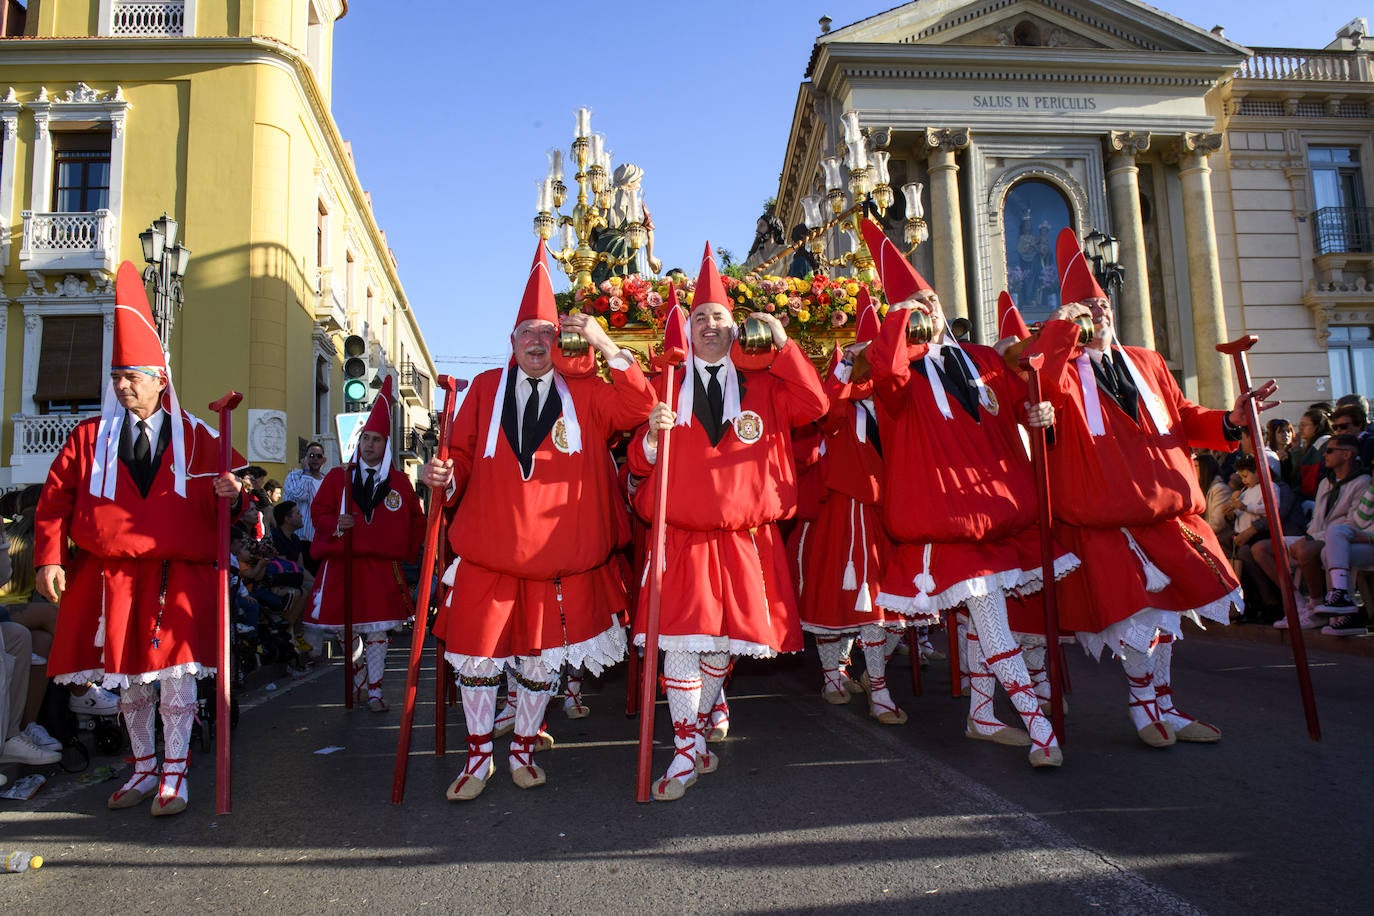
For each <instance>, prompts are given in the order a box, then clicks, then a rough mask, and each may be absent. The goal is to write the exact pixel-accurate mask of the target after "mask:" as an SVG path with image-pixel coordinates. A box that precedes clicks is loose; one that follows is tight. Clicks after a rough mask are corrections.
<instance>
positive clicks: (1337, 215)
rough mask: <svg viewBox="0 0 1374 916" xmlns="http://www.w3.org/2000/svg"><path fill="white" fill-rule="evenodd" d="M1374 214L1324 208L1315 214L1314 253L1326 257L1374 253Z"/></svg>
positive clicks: (1343, 208)
mask: <svg viewBox="0 0 1374 916" xmlns="http://www.w3.org/2000/svg"><path fill="white" fill-rule="evenodd" d="M1371 217H1374V210H1368V209H1366V208H1364V207H1322V208H1321V209H1320V210H1317V211H1316V212H1314V213H1313V214H1312V217H1311V219H1312V235H1313V238H1312V243H1313V249H1314V250H1315V251H1316V253H1317V255H1318V256H1319V257H1320V256H1321V255H1324V254H1351V253H1366V252H1370V251H1374V247H1371V242H1374V220H1372V219H1371Z"/></svg>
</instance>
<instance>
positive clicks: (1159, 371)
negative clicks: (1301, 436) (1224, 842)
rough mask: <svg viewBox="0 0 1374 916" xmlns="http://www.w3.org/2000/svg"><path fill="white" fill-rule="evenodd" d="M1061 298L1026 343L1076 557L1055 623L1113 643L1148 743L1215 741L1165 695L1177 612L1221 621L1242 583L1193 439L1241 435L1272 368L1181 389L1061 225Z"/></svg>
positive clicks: (1067, 541)
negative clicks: (1233, 386) (1219, 395)
mask: <svg viewBox="0 0 1374 916" xmlns="http://www.w3.org/2000/svg"><path fill="white" fill-rule="evenodd" d="M1057 254H1058V259H1059V274H1060V286H1061V292H1060V301H1061V302H1063V303H1064V305H1063V306H1062V307H1061V308H1060V309H1058V310H1057V311H1056V312H1055V313H1054V314H1053V315H1051V316H1050V318H1051V320H1050V321H1048V322H1046V324H1045V326H1044V328H1043V330H1042V331H1041V333H1040V337H1039V339H1038V340H1037V341H1036V343H1035V344H1034V345H1033V346H1032V348H1031V349H1032V352H1041V353H1044V354H1045V365H1044V367H1043V368H1042V370H1041V371H1042V376H1043V378H1044V379H1045V385H1046V397H1048V398H1049V399H1050V401H1051V403H1053V404H1054V408H1055V414H1056V420H1055V428H1054V430H1055V432H1054V440H1055V441H1054V446H1053V447H1052V448H1051V449H1050V450H1049V464H1050V474H1051V476H1052V478H1053V479H1054V482H1055V484H1054V487H1053V494H1054V495H1053V499H1054V518H1055V523H1056V526H1055V534H1056V536H1057V537H1058V539H1059V540H1060V541H1061V542H1062V543H1063V544H1064V546H1065V547H1067V548H1068V549H1070V550H1072V551H1073V552H1074V553H1076V554H1077V555H1078V556H1080V557H1082V558H1083V570H1082V572H1081V573H1080V574H1079V575H1078V576H1075V577H1073V578H1072V579H1071V580H1069V581H1067V582H1066V583H1065V585H1064V586H1063V587H1062V588H1061V590H1060V592H1059V623H1060V626H1061V627H1062V628H1063V629H1064V630H1068V631H1074V632H1076V633H1077V635H1078V640H1079V642H1080V643H1081V644H1082V645H1083V647H1084V648H1085V649H1086V650H1087V651H1088V653H1089V654H1090V655H1093V656H1098V655H1100V654H1101V652H1102V650H1103V649H1104V648H1105V649H1107V650H1108V651H1110V652H1112V653H1114V654H1116V655H1118V656H1120V658H1121V664H1122V667H1123V668H1125V670H1126V677H1127V679H1128V680H1129V682H1130V713H1131V720H1132V723H1133V724H1134V725H1135V728H1136V731H1137V733H1138V734H1139V736H1140V739H1141V740H1142V741H1144V742H1145V743H1146V744H1148V745H1150V746H1152V747H1165V746H1168V745H1171V744H1173V743H1174V742H1175V741H1176V740H1182V741H1195V742H1212V741H1216V740H1218V739H1219V738H1220V737H1221V730H1220V729H1218V728H1217V727H1216V726H1214V725H1209V724H1207V723H1205V722H1199V721H1197V720H1196V719H1194V718H1193V717H1191V716H1189V715H1186V714H1185V713H1182V712H1180V711H1179V710H1178V709H1177V708H1176V707H1175V706H1174V704H1173V696H1172V693H1173V689H1172V679H1171V674H1170V665H1171V661H1172V654H1173V641H1174V639H1176V638H1178V637H1179V636H1181V635H1182V633H1181V630H1180V625H1181V623H1182V618H1183V617H1189V618H1191V619H1193V620H1194V621H1195V622H1197V623H1199V624H1201V621H1202V620H1204V619H1205V620H1214V621H1216V622H1218V623H1221V624H1226V623H1227V622H1229V619H1230V610H1231V607H1232V606H1233V605H1235V604H1238V603H1239V602H1240V600H1241V598H1240V587H1239V583H1238V582H1237V581H1236V578H1235V575H1234V573H1233V572H1232V570H1231V566H1230V564H1229V563H1228V562H1227V558H1226V554H1225V552H1224V551H1223V550H1222V548H1221V545H1220V544H1219V543H1217V539H1216V535H1215V534H1214V533H1213V532H1212V529H1211V526H1210V525H1208V524H1207V522H1206V520H1205V519H1204V518H1203V517H1202V513H1203V511H1204V509H1205V508H1206V505H1207V502H1206V498H1205V497H1204V496H1203V494H1202V492H1201V491H1200V490H1199V488H1198V485H1197V474H1196V473H1194V471H1193V466H1192V453H1191V449H1192V448H1210V449H1221V450H1226V451H1230V450H1232V449H1234V448H1235V446H1236V443H1237V442H1239V441H1240V437H1241V431H1240V427H1241V423H1242V422H1244V418H1245V411H1244V410H1243V408H1244V407H1245V404H1246V401H1247V400H1249V399H1250V398H1255V399H1256V400H1257V401H1258V402H1259V407H1260V409H1261V410H1268V409H1269V408H1271V407H1274V406H1276V405H1277V402H1273V403H1270V402H1266V401H1265V398H1268V397H1269V396H1270V395H1272V394H1273V393H1274V392H1275V391H1276V390H1277V389H1278V386H1277V385H1276V384H1275V383H1274V382H1273V380H1272V379H1271V380H1270V381H1268V382H1266V383H1265V384H1263V385H1261V386H1259V387H1258V388H1257V389H1254V390H1253V391H1251V392H1249V393H1247V394H1242V395H1241V396H1240V397H1239V398H1237V399H1236V403H1235V406H1234V407H1233V408H1232V409H1231V410H1230V411H1229V412H1228V411H1225V410H1208V409H1206V408H1202V407H1199V406H1197V405H1196V404H1194V403H1192V402H1191V401H1189V400H1188V399H1187V398H1185V397H1184V396H1183V393H1182V392H1181V391H1180V390H1179V387H1178V383H1177V382H1175V381H1174V377H1173V375H1172V374H1171V373H1170V372H1169V367H1168V366H1167V365H1166V364H1165V362H1164V359H1163V358H1162V357H1161V356H1160V355H1159V354H1158V353H1155V352H1154V351H1153V350H1145V349H1142V348H1140V347H1124V346H1120V345H1118V344H1116V343H1115V340H1114V338H1115V324H1114V314H1113V310H1112V305H1111V301H1110V300H1109V299H1108V298H1107V296H1106V294H1105V293H1104V292H1103V291H1102V288H1101V287H1100V286H1099V285H1098V283H1097V281H1096V280H1095V279H1094V278H1093V275H1092V272H1091V271H1089V270H1088V267H1087V263H1086V261H1085V259H1084V257H1083V252H1082V251H1081V250H1080V248H1079V245H1078V239H1077V237H1076V236H1075V235H1074V234H1073V231H1072V230H1070V229H1065V230H1063V231H1062V232H1061V233H1060V235H1059V240H1058V246H1057ZM1084 315H1090V316H1091V318H1092V320H1093V325H1094V328H1095V334H1094V336H1093V338H1092V340H1091V342H1089V343H1088V344H1087V345H1086V346H1080V345H1079V343H1078V326H1077V325H1075V324H1074V323H1073V319H1074V318H1075V317H1080V316H1084Z"/></svg>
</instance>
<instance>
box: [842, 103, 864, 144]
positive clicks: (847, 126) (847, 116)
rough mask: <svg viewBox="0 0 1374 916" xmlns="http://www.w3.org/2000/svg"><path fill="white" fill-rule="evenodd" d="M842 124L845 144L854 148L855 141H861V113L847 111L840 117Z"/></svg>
mask: <svg viewBox="0 0 1374 916" xmlns="http://www.w3.org/2000/svg"><path fill="white" fill-rule="evenodd" d="M840 123H842V124H843V125H844V142H845V145H846V146H853V145H854V141H856V140H858V139H859V136H860V134H859V113H858V112H857V111H846V112H845V113H844V114H842V115H840Z"/></svg>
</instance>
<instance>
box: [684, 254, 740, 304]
mask: <svg viewBox="0 0 1374 916" xmlns="http://www.w3.org/2000/svg"><path fill="white" fill-rule="evenodd" d="M710 302H714V303H715V304H716V305H723V306H725V307H726V308H727V309H728V308H730V297H729V296H727V295H726V294H725V284H724V283H722V282H721V280H720V272H719V271H717V270H716V256H715V253H714V252H712V251H711V243H710V242H707V243H706V250H705V251H704V252H702V255H701V273H699V274H698V275H697V287H696V289H695V290H693V291H692V309H691V310H692V311H695V309H696V307H697V306H698V305H706V304H707V303H710Z"/></svg>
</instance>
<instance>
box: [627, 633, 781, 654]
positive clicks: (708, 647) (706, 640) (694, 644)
mask: <svg viewBox="0 0 1374 916" xmlns="http://www.w3.org/2000/svg"><path fill="white" fill-rule="evenodd" d="M635 645H636V646H639V647H640V648H643V647H644V634H643V633H640V634H639V635H637V636H636V637H635ZM658 648H659V649H660V650H661V651H663V652H697V653H701V652H729V653H730V654H731V655H747V656H749V657H750V658H774V657H776V656H777V654H778V653H777V652H776V651H774V650H773V648H772V647H771V646H765V645H764V644H762V643H757V642H747V641H745V640H742V639H731V638H730V637H728V636H705V635H701V634H694V635H692V636H660V637H659V638H658Z"/></svg>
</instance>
